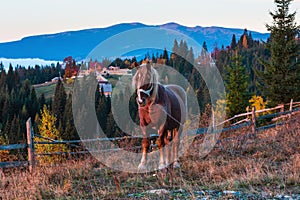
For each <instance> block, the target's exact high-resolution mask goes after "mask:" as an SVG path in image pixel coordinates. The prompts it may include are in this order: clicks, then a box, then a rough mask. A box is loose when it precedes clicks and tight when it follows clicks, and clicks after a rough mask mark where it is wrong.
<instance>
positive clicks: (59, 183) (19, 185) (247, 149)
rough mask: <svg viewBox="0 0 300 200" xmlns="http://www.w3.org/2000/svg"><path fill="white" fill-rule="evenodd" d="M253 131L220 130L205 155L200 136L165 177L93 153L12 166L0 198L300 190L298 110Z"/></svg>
mask: <svg viewBox="0 0 300 200" xmlns="http://www.w3.org/2000/svg"><path fill="white" fill-rule="evenodd" d="M249 132H250V129H244V130H239V131H235V132H226V133H222V135H221V138H222V142H220V143H219V144H218V145H217V146H216V147H215V148H214V150H213V151H212V152H210V153H209V154H208V155H207V156H206V157H205V158H199V153H200V152H199V150H198V148H197V147H198V146H199V145H200V143H201V142H202V139H201V138H198V139H196V140H195V142H194V143H193V145H192V146H191V148H190V150H189V152H187V153H186V155H185V156H183V157H182V158H181V162H182V168H181V169H180V170H178V171H175V170H170V171H169V172H168V173H167V176H163V175H162V174H160V173H158V174H154V173H149V174H129V173H124V172H115V171H112V170H110V169H108V168H106V167H104V166H102V165H101V164H100V163H99V162H97V161H96V160H94V159H93V158H91V157H86V158H82V159H80V160H77V161H68V162H66V163H64V164H63V166H61V165H60V166H58V167H55V166H52V167H43V166H39V167H37V168H36V170H35V172H34V173H33V174H30V173H29V172H28V171H27V170H24V169H15V170H9V171H6V172H5V173H4V174H2V177H1V179H0V199H1V198H2V199H115V198H128V194H132V193H135V194H139V193H140V194H141V193H142V192H144V191H146V190H150V189H159V188H166V189H170V190H173V189H181V188H182V189H184V190H185V191H187V192H189V193H190V194H191V195H192V196H190V197H189V198H195V196H193V191H199V190H208V189H209V190H239V191H244V192H251V193H258V194H260V193H262V192H266V193H268V194H271V195H272V194H273V195H275V194H278V193H285V194H291V193H299V191H300V145H299V144H300V115H298V116H295V117H294V118H293V121H291V122H290V123H288V124H287V125H285V126H280V127H276V128H274V129H270V130H267V131H262V132H259V133H257V135H256V137H251V136H249V135H247V134H246V133H249ZM228 138H233V139H232V140H230V139H228ZM137 197H138V198H140V199H149V198H154V199H155V198H166V196H161V197H157V196H156V197H155V196H154V197H153V196H151V195H145V194H144V195H141V196H137ZM137 197H136V198H137Z"/></svg>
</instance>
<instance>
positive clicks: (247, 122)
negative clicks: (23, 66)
mask: <svg viewBox="0 0 300 200" xmlns="http://www.w3.org/2000/svg"><path fill="white" fill-rule="evenodd" d="M285 106H288V110H287V111H284V108H285ZM276 110H279V112H275V113H272V114H269V113H270V112H274V111H276ZM298 112H300V102H293V100H291V102H290V103H289V104H285V105H279V106H276V107H274V108H268V109H263V110H256V109H255V108H253V110H252V111H251V112H247V113H242V114H239V115H235V116H234V117H232V118H230V119H227V120H225V121H223V122H221V123H219V124H217V125H215V124H214V123H213V127H214V126H224V125H225V124H226V123H230V124H231V125H230V126H229V127H225V128H222V130H220V132H221V131H229V130H235V129H239V128H241V127H247V126H252V134H253V135H255V133H256V132H257V131H260V130H265V129H269V128H273V127H275V126H279V125H282V124H285V121H284V120H283V121H281V122H279V123H278V122H276V123H273V124H269V125H265V126H262V127H257V120H262V119H267V118H270V119H273V120H274V119H275V120H279V119H290V118H291V116H292V115H294V114H295V113H298ZM265 113H267V114H265ZM258 114H263V115H258ZM213 116H214V115H213ZM242 117H244V119H242V120H240V121H238V122H236V121H237V119H240V118H242ZM212 120H213V122H214V119H212ZM232 121H234V123H231V122H232ZM26 128H27V143H26V144H12V145H5V146H0V151H1V150H14V149H25V148H27V152H28V160H27V161H13V162H0V168H10V167H20V166H29V170H30V171H31V172H32V171H33V170H34V166H35V157H36V156H49V155H64V154H65V155H76V154H87V153H97V152H103V151H119V150H121V149H120V148H115V149H105V150H93V149H89V151H88V150H86V151H82V150H80V151H77V152H54V153H40V154H37V153H35V152H34V145H45V144H67V145H70V146H72V147H82V146H77V145H75V144H82V143H85V142H104V141H112V142H114V141H122V140H125V139H142V136H131V137H128V136H126V137H117V138H95V139H84V140H69V141H57V140H53V139H50V138H45V137H42V136H40V135H37V134H36V135H34V133H33V129H32V125H31V119H30V118H29V119H28V120H27V122H26ZM207 131H209V128H200V129H196V130H190V132H191V133H192V134H193V135H195V134H204V133H207ZM34 137H40V138H42V139H44V140H46V141H43V142H34ZM157 137H158V134H152V135H150V139H151V140H154V139H155V138H157ZM152 146H155V144H153V145H152ZM138 148H141V146H134V147H131V148H129V149H131V150H133V149H138Z"/></svg>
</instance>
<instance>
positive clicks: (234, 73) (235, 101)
mask: <svg viewBox="0 0 300 200" xmlns="http://www.w3.org/2000/svg"><path fill="white" fill-rule="evenodd" d="M241 62H242V58H241V57H240V56H237V55H236V56H234V57H233V58H232V64H231V65H229V66H227V68H226V70H227V75H226V81H225V86H226V91H227V92H226V102H227V106H228V113H227V114H228V116H229V117H232V116H234V115H235V114H238V113H243V112H244V111H245V109H246V107H247V106H248V100H249V97H250V95H249V93H248V87H249V83H248V81H249V75H248V73H247V70H246V68H245V67H244V66H241Z"/></svg>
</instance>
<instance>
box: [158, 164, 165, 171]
mask: <svg viewBox="0 0 300 200" xmlns="http://www.w3.org/2000/svg"><path fill="white" fill-rule="evenodd" d="M165 168H167V165H165V164H159V166H158V169H159V170H163V169H165Z"/></svg>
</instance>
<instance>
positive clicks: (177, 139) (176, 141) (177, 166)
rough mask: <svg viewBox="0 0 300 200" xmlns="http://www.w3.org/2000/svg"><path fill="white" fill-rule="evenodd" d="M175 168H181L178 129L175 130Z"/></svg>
mask: <svg viewBox="0 0 300 200" xmlns="http://www.w3.org/2000/svg"><path fill="white" fill-rule="evenodd" d="M172 147H173V168H180V163H179V157H178V151H179V132H178V129H174V130H173V145H172Z"/></svg>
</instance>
